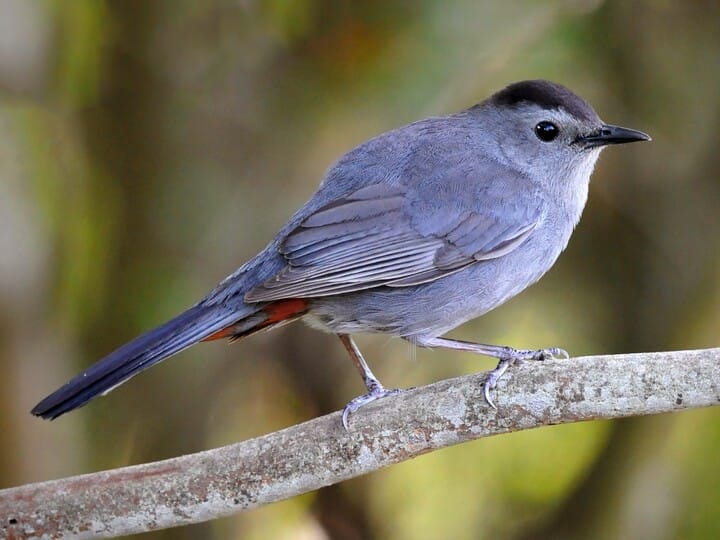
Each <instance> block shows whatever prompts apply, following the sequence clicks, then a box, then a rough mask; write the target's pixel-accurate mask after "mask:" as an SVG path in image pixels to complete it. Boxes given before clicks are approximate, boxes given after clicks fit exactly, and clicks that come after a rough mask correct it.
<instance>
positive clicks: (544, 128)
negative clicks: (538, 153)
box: [535, 121, 560, 142]
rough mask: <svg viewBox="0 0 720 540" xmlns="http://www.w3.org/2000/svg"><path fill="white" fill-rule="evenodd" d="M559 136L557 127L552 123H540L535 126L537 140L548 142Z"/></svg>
mask: <svg viewBox="0 0 720 540" xmlns="http://www.w3.org/2000/svg"><path fill="white" fill-rule="evenodd" d="M559 134H560V130H559V129H558V127H557V126H556V125H555V124H553V123H552V122H545V121H543V122H540V123H539V124H538V125H537V126H535V135H537V136H538V139H540V140H541V141H544V142H550V141H552V140H554V139H555V138H556V137H557V136H558V135H559Z"/></svg>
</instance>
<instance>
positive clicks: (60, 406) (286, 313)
mask: <svg viewBox="0 0 720 540" xmlns="http://www.w3.org/2000/svg"><path fill="white" fill-rule="evenodd" d="M289 302H290V303H291V302H294V301H293V300H290V301H280V302H274V303H271V304H266V305H265V306H262V305H260V306H257V307H254V306H247V305H246V306H245V307H246V308H247V309H245V310H238V309H228V308H227V307H223V306H218V305H214V306H212V305H211V306H208V305H202V304H198V305H196V306H193V307H191V308H190V309H188V310H187V311H185V312H184V313H181V314H180V315H178V316H177V317H175V318H174V319H171V320H170V321H168V322H166V323H165V324H163V325H161V326H159V327H157V328H155V329H154V330H150V331H149V332H147V333H146V334H143V335H141V336H140V337H137V338H135V339H134V340H133V341H131V342H130V343H127V344H126V345H123V346H122V347H120V348H119V349H117V350H115V351H113V352H112V353H110V354H109V355H107V356H106V357H105V358H103V359H102V360H100V361H98V362H97V363H96V364H94V365H92V366H91V367H90V368H88V369H87V370H86V371H85V372H83V373H81V374H80V375H78V376H77V377H75V378H74V379H72V380H71V381H69V382H68V383H66V384H65V385H64V386H62V387H61V388H59V389H58V390H56V391H55V392H53V393H52V394H50V395H49V396H47V397H46V398H45V399H43V400H42V401H41V402H40V403H38V404H37V405H36V406H35V407H34V408H33V410H32V411H31V412H32V414H34V415H35V416H40V417H42V418H46V419H50V420H52V419H54V418H57V417H58V416H60V415H61V414H65V413H66V412H69V411H72V410H73V409H77V408H78V407H82V406H83V405H85V404H86V403H87V402H88V401H90V400H91V399H93V398H94V397H96V396H99V395H104V394H107V393H108V392H110V391H111V390H112V389H114V388H115V387H117V386H119V385H121V384H122V383H124V382H125V381H127V380H128V379H130V378H131V377H133V376H134V375H137V374H138V373H140V372H141V371H144V370H146V369H147V368H149V367H150V366H153V365H155V364H157V363H158V362H161V361H162V360H165V359H166V358H168V357H170V356H172V355H173V354H176V353H178V352H180V351H182V350H184V349H187V348H188V347H190V346H191V345H194V344H195V343H197V342H199V341H203V340H212V339H219V338H223V337H228V338H235V339H239V338H242V337H245V336H247V335H249V334H252V333H255V332H257V331H258V330H261V329H264V328H268V327H271V326H276V325H278V324H280V323H281V322H284V321H286V320H292V319H294V318H296V317H298V316H300V314H302V312H304V305H303V306H300V305H299V304H298V305H297V306H296V305H289V304H288V303H289ZM283 306H285V307H283Z"/></svg>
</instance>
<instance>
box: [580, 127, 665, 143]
mask: <svg viewBox="0 0 720 540" xmlns="http://www.w3.org/2000/svg"><path fill="white" fill-rule="evenodd" d="M651 140H652V139H651V138H650V135H648V134H647V133H643V132H642V131H638V130H636V129H630V128H624V127H620V126H611V125H609V124H605V125H603V126H602V127H601V128H600V130H599V131H596V132H595V133H592V134H590V135H586V136H585V137H580V138H579V140H578V142H580V143H581V144H583V145H584V146H585V147H586V148H596V147H598V146H607V145H608V144H625V143H631V142H637V141H651Z"/></svg>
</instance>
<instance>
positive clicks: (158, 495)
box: [0, 349, 720, 538]
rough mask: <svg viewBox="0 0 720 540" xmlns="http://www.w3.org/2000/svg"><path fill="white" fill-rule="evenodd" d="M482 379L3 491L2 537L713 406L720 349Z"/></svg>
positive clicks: (192, 505) (248, 499) (277, 490)
mask: <svg viewBox="0 0 720 540" xmlns="http://www.w3.org/2000/svg"><path fill="white" fill-rule="evenodd" d="M483 378H484V374H483V373H479V374H476V375H470V376H466V377H460V378H457V379H450V380H445V381H440V382H437V383H435V384H431V385H428V386H423V387H421V388H416V389H414V390H410V391H407V392H404V393H402V394H400V395H397V396H392V397H388V398H384V399H382V400H380V401H378V402H375V403H372V404H370V405H368V406H366V407H364V408H363V409H362V410H361V411H359V412H358V413H356V414H355V415H353V416H352V417H351V419H350V433H349V434H348V433H346V432H345V431H344V430H343V428H342V425H341V423H340V415H339V413H334V414H330V415H327V416H324V417H321V418H316V419H315V420H311V421H309V422H305V423H303V424H299V425H296V426H292V427H290V428H287V429H284V430H282V431H278V432H275V433H271V434H269V435H265V436H262V437H258V438H256V439H252V440H249V441H244V442H241V443H237V444H232V445H229V446H225V447H222V448H216V449H214V450H209V451H206V452H200V453H197V454H191V455H187V456H182V457H178V458H174V459H168V460H165V461H159V462H156V463H147V464H143V465H136V466H132V467H125V468H121V469H115V470H111V471H104V472H98V473H93V474H87V475H82V476H76V477H72V478H65V479H61V480H53V481H49V482H42V483H38V484H28V485H25V486H20V487H16V488H10V489H5V490H0V537H9V538H17V537H25V536H47V537H53V538H54V537H59V536H65V535H73V536H77V537H81V538H96V537H112V536H118V535H125V534H130V533H137V532H143V531H148V530H153V529H161V528H166V527H174V526H178V525H183V524H188V523H197V522H201V521H207V520H210V519H214V518H217V517H220V516H226V515H229V514H233V513H236V512H239V511H241V510H245V509H247V508H254V507H257V506H261V505H264V504H268V503H271V502H275V501H280V500H283V499H287V498H289V497H294V496H295V495H299V494H302V493H307V492H309V491H312V490H316V489H318V488H321V487H323V486H328V485H331V484H334V483H337V482H341V481H343V480H347V479H349V478H353V477H356V476H359V475H361V474H366V473H369V472H371V471H375V470H377V469H380V468H381V467H386V466H388V465H392V464H393V463H398V462H400V461H405V460H407V459H410V458H413V457H416V456H419V455H421V454H424V453H426V452H430V451H432V450H436V449H438V448H444V447H446V446H450V445H453V444H457V443H461V442H464V441H469V440H473V439H479V438H481V437H488V436H490V435H498V434H501V433H507V432H510V431H519V430H522V429H530V428H534V427H539V426H544V425H553V424H565V423H572V422H580V421H583V420H593V419H598V418H621V417H625V416H642V415H648V414H657V413H662V412H669V411H676V410H680V409H690V408H696V407H705V406H709V405H717V404H718V403H720V349H707V350H697V351H681V352H663V353H641V354H629V355H616V356H593V357H584V358H575V359H572V360H570V361H568V360H561V361H547V362H545V363H544V364H543V365H527V364H526V365H525V366H522V367H520V368H516V369H512V370H511V371H510V372H509V374H508V376H507V377H506V378H504V379H503V380H501V382H500V384H499V385H498V388H497V390H495V402H496V404H497V406H498V410H497V411H495V410H493V409H491V408H490V407H488V405H487V404H486V403H485V400H484V399H483V394H482V391H483V389H482V382H483Z"/></svg>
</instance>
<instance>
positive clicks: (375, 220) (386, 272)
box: [245, 184, 540, 302]
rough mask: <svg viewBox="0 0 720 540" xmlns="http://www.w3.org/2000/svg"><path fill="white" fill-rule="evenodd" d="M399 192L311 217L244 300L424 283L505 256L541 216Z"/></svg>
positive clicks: (360, 196) (372, 190)
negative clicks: (281, 260) (280, 261)
mask: <svg viewBox="0 0 720 540" xmlns="http://www.w3.org/2000/svg"><path fill="white" fill-rule="evenodd" d="M405 189H406V188H404V187H403V186H397V185H387V184H374V185H370V186H367V187H365V188H362V189H359V190H357V191H355V192H353V193H352V194H350V195H349V196H347V197H344V198H342V199H340V200H336V201H334V202H332V203H331V204H328V205H326V206H324V207H322V208H320V209H319V210H317V211H315V212H314V213H312V214H311V215H310V216H308V217H307V218H305V220H304V221H302V222H301V224H300V225H299V226H298V227H297V228H295V229H294V230H293V231H291V232H290V234H288V235H287V237H286V238H285V240H284V242H283V243H282V244H281V246H280V252H281V253H282V255H283V256H284V257H285V259H286V261H287V266H285V268H283V269H282V270H281V271H280V272H279V273H277V274H276V275H275V276H274V277H273V278H271V279H270V280H268V281H266V282H265V283H263V284H262V285H260V286H258V287H255V288H254V289H252V290H250V291H249V292H248V293H247V294H246V295H245V300H246V301H248V302H261V301H272V300H279V299H283V298H308V297H318V296H329V295H336V294H342V293H349V292H353V291H359V290H363V289H370V288H373V287H379V286H390V287H407V286H412V285H418V284H421V283H426V282H429V281H433V280H436V279H438V278H440V277H442V276H445V275H448V274H450V273H453V272H456V271H458V270H460V269H461V268H464V267H465V266H467V265H469V264H473V263H476V262H478V261H483V260H489V259H494V258H497V257H501V256H503V255H505V254H507V253H509V252H510V251H512V250H513V249H515V248H516V247H517V246H519V245H520V244H521V243H523V242H524V241H525V240H526V239H527V238H528V236H530V234H531V233H532V231H533V229H534V228H535V226H536V225H537V222H538V220H539V218H540V212H539V210H537V209H532V208H528V207H523V208H521V209H520V211H518V209H517V208H514V207H513V206H512V203H510V204H508V203H507V200H505V201H499V200H498V201H491V200H489V201H487V204H484V205H482V206H483V207H484V208H489V209H497V210H495V211H492V210H489V211H486V212H482V211H478V210H471V209H467V208H466V206H467V205H465V207H464V206H463V205H462V204H455V202H456V201H455V202H453V196H457V193H455V194H453V193H445V194H441V196H439V197H433V198H432V199H431V200H430V202H429V206H428V207H427V208H425V207H424V203H423V201H422V199H421V198H419V197H416V199H415V200H413V201H412V202H409V201H410V198H409V197H407V196H406V193H405ZM465 195H466V196H467V195H469V194H465ZM508 195H510V199H511V200H512V193H510V194H508V193H507V192H504V194H503V195H494V194H493V193H492V190H488V192H486V193H483V194H481V196H485V197H489V198H495V197H501V198H503V199H506V198H507V197H508ZM443 198H445V200H446V201H447V203H444V202H443ZM493 202H497V203H498V204H493ZM423 214H424V215H423ZM410 216H415V217H414V219H413V218H411V217H410Z"/></svg>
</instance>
